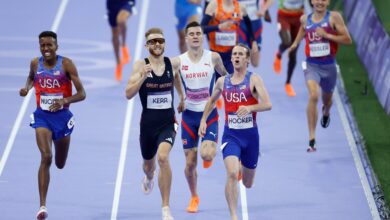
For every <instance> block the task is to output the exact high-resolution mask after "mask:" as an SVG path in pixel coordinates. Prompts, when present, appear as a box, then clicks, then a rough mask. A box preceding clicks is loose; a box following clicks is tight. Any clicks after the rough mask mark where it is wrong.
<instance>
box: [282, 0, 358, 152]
mask: <svg viewBox="0 0 390 220" xmlns="http://www.w3.org/2000/svg"><path fill="white" fill-rule="evenodd" d="M329 1H330V0H312V4H313V13H312V14H309V15H303V16H302V17H301V27H300V29H299V33H298V36H297V37H296V39H295V41H294V43H293V44H292V45H291V47H290V48H289V51H292V50H295V49H296V48H297V47H298V44H299V42H300V41H301V40H302V39H303V37H305V40H306V47H305V54H306V57H307V58H306V62H304V63H303V67H304V69H303V71H304V73H305V79H306V85H307V88H308V90H309V102H308V105H307V110H306V113H307V120H308V126H309V147H308V148H307V152H315V151H316V147H315V143H316V141H315V130H316V125H317V118H318V111H317V103H318V99H319V96H320V89H321V92H322V104H323V105H322V118H321V126H322V127H323V128H327V127H328V126H329V123H330V117H329V111H330V108H331V106H332V96H333V91H334V88H335V86H336V79H337V67H336V60H335V56H336V53H337V47H338V44H351V43H352V39H351V36H350V35H349V32H348V29H347V27H346V26H345V23H344V19H343V17H342V16H341V15H340V13H338V12H335V11H328V10H327V7H328V5H329Z"/></svg>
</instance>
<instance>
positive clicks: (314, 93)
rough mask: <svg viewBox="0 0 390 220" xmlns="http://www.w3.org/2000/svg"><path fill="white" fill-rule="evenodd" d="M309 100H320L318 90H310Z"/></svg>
mask: <svg viewBox="0 0 390 220" xmlns="http://www.w3.org/2000/svg"><path fill="white" fill-rule="evenodd" d="M309 101H310V102H315V103H317V102H318V92H317V91H310V92H309Z"/></svg>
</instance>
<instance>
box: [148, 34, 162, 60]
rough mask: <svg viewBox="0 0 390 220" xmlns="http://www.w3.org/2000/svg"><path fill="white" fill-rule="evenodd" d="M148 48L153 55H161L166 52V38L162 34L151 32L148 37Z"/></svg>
mask: <svg viewBox="0 0 390 220" xmlns="http://www.w3.org/2000/svg"><path fill="white" fill-rule="evenodd" d="M146 48H148V50H149V53H150V54H151V55H153V56H161V55H162V54H163V53H164V48H165V39H164V36H163V35H162V34H150V35H149V36H148V38H147V39H146Z"/></svg>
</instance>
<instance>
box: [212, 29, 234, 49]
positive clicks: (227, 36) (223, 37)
mask: <svg viewBox="0 0 390 220" xmlns="http://www.w3.org/2000/svg"><path fill="white" fill-rule="evenodd" d="M236 42H237V35H236V32H216V34H215V43H216V44H217V45H218V46H234V45H236Z"/></svg>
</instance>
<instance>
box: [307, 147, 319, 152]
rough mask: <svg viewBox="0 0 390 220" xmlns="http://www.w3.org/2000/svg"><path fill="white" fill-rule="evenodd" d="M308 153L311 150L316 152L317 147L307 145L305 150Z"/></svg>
mask: <svg viewBox="0 0 390 220" xmlns="http://www.w3.org/2000/svg"><path fill="white" fill-rule="evenodd" d="M306 151H307V152H308V153H312V152H316V151H317V148H316V147H315V146H313V147H310V146H309V147H308V148H307V150H306Z"/></svg>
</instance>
